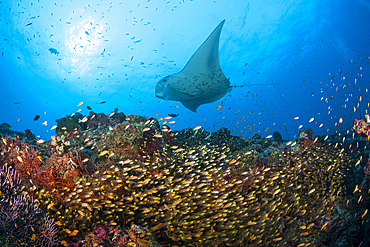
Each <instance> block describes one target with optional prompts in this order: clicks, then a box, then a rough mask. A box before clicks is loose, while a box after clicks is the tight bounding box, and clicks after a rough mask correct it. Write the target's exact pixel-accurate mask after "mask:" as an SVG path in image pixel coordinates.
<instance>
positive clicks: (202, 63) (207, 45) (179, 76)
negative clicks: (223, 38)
mask: <svg viewBox="0 0 370 247" xmlns="http://www.w3.org/2000/svg"><path fill="white" fill-rule="evenodd" d="M224 23H225V20H223V21H222V22H221V23H220V24H219V25H218V26H217V27H216V28H215V29H214V30H213V32H212V33H211V34H210V35H209V36H208V38H207V39H206V40H205V41H204V42H203V44H202V45H201V46H200V47H199V48H198V50H197V51H196V52H195V53H194V54H193V56H192V57H191V58H190V60H189V61H188V62H187V64H186V65H185V67H184V68H183V69H182V70H181V71H180V72H179V73H176V74H173V75H169V76H166V77H164V78H162V79H161V80H160V81H159V82H158V83H157V86H156V92H155V94H156V96H157V97H159V98H162V99H166V100H175V101H180V102H181V103H182V104H183V105H184V106H185V107H186V108H188V109H189V110H191V111H193V112H196V110H197V108H198V107H199V106H200V105H202V104H206V103H211V102H214V101H216V100H219V99H221V98H222V97H224V96H225V94H226V93H227V92H230V91H231V87H230V82H229V80H228V79H227V78H226V76H225V75H224V73H223V72H222V69H221V65H220V60H219V52H218V50H219V40H220V34H221V30H222V27H223V25H224Z"/></svg>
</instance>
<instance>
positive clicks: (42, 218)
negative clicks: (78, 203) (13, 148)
mask: <svg viewBox="0 0 370 247" xmlns="http://www.w3.org/2000/svg"><path fill="white" fill-rule="evenodd" d="M0 191H1V193H0V244H2V246H6V245H9V246H40V247H48V246H50V247H51V246H53V245H54V244H56V242H57V239H56V233H57V230H56V228H55V225H54V221H53V220H51V219H50V218H49V216H48V215H47V214H45V213H44V212H43V211H41V209H40V208H39V206H38V204H37V203H36V202H34V201H33V199H32V198H31V197H30V196H28V195H27V194H26V193H25V191H24V186H22V184H21V180H20V179H19V177H18V175H17V174H16V171H15V170H14V169H12V168H10V167H8V166H3V167H1V168H0ZM10 240H11V241H12V242H11V243H10Z"/></svg>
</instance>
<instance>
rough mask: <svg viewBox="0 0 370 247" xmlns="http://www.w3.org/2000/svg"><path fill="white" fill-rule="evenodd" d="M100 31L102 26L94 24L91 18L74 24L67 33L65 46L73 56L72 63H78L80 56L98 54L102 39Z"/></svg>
mask: <svg viewBox="0 0 370 247" xmlns="http://www.w3.org/2000/svg"><path fill="white" fill-rule="evenodd" d="M102 31H103V25H102V24H98V23H96V22H95V20H94V19H92V18H88V19H85V20H83V21H80V22H78V23H76V24H75V25H73V26H72V27H71V28H70V29H69V30H68V31H67V36H68V38H67V41H66V45H67V47H68V48H69V50H70V52H71V53H72V54H74V55H75V56H73V57H72V62H74V61H73V60H75V62H76V61H79V60H80V59H79V57H80V56H82V55H93V54H94V53H96V52H98V49H99V46H100V44H101V42H102V38H103V34H102Z"/></svg>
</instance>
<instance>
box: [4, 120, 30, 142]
mask: <svg viewBox="0 0 370 247" xmlns="http://www.w3.org/2000/svg"><path fill="white" fill-rule="evenodd" d="M11 128H12V126H11V125H10V124H8V123H5V122H3V123H2V124H0V136H1V135H4V136H8V137H10V136H11V137H16V136H18V137H19V138H20V139H25V138H27V140H28V141H34V140H36V138H35V135H34V134H32V132H31V131H30V130H29V129H26V130H25V132H20V131H15V130H11Z"/></svg>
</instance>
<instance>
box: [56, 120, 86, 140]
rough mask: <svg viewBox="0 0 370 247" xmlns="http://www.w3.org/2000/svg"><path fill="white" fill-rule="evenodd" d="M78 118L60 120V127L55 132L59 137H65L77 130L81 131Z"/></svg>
mask: <svg viewBox="0 0 370 247" xmlns="http://www.w3.org/2000/svg"><path fill="white" fill-rule="evenodd" d="M80 129H81V127H80V125H79V124H78V118H77V117H74V116H73V117H63V118H61V119H59V121H58V126H57V128H56V130H55V132H56V134H57V135H58V136H61V135H63V134H64V133H65V132H68V133H71V132H73V131H75V130H80Z"/></svg>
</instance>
